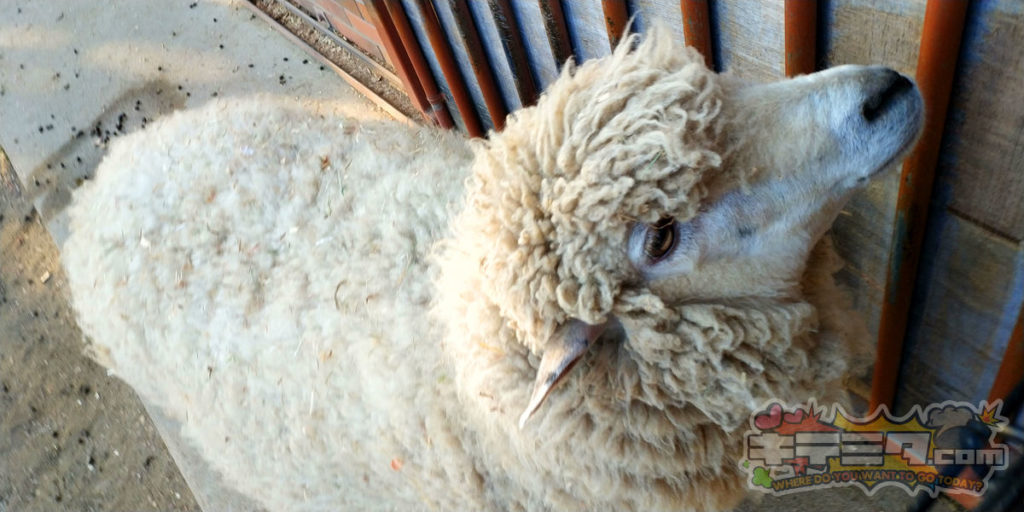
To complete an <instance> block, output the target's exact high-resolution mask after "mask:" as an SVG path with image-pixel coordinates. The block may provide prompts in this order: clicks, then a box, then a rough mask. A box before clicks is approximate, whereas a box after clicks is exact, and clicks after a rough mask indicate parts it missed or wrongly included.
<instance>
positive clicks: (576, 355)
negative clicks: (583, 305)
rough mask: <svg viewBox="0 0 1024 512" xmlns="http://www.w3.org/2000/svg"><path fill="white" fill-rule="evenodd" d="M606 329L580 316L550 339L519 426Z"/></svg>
mask: <svg viewBox="0 0 1024 512" xmlns="http://www.w3.org/2000/svg"><path fill="white" fill-rule="evenodd" d="M602 332H604V325H598V326H594V325H589V324H586V323H583V322H581V321H579V320H573V321H572V322H571V323H570V324H569V325H568V326H567V327H566V328H565V329H564V332H563V333H561V334H560V335H557V336H556V337H555V339H553V340H552V341H551V342H549V343H548V347H547V348H546V349H545V350H544V356H543V357H541V360H540V367H539V368H537V377H536V379H534V382H533V393H532V394H531V395H530V402H529V405H527V406H526V410H525V411H523V414H522V416H520V417H519V428H520V429H521V428H523V426H524V425H526V422H527V420H529V419H530V416H533V413H534V412H536V411H537V409H538V408H540V406H541V404H543V403H544V399H545V398H547V396H548V394H549V393H551V390H552V389H554V387H555V386H556V385H557V384H558V383H559V382H560V381H561V380H562V378H563V377H565V376H566V375H568V373H569V370H571V369H572V367H573V366H574V365H575V364H576V363H577V362H578V361H579V360H580V357H582V356H583V354H585V353H586V352H587V349H589V348H590V346H591V345H593V344H594V342H595V341H596V340H597V338H598V337H599V336H601V333H602Z"/></svg>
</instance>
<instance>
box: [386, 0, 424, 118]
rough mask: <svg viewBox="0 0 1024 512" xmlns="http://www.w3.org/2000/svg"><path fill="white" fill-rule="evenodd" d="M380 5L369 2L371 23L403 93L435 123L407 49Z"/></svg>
mask: <svg viewBox="0 0 1024 512" xmlns="http://www.w3.org/2000/svg"><path fill="white" fill-rule="evenodd" d="M382 4H384V0H371V3H370V7H371V8H370V13H371V15H372V16H373V18H374V19H373V20H372V22H373V24H374V25H375V26H376V27H377V31H378V32H379V33H380V35H381V42H383V43H384V50H385V51H386V52H388V57H390V58H391V62H393V63H394V65H395V71H396V72H397V74H398V76H399V78H401V79H402V83H403V84H404V85H405V92H406V94H408V95H409V98H410V99H411V100H412V102H413V104H414V105H416V108H417V109H419V110H420V112H421V113H422V114H423V117H425V118H426V119H427V120H428V121H431V122H433V123H437V122H438V121H437V118H436V117H435V116H434V115H432V114H431V110H432V109H431V107H430V103H429V101H430V100H429V99H428V98H427V94H426V92H425V91H424V87H423V84H422V83H421V82H420V79H419V78H418V77H417V74H416V72H415V71H414V70H413V66H412V63H410V61H409V51H408V48H404V46H403V44H402V43H403V42H402V41H401V40H400V38H399V35H398V33H397V32H396V30H395V27H394V25H393V24H392V23H391V19H390V16H388V12H387V10H386V9H385V8H384V7H383V5H382ZM438 124H440V123H438Z"/></svg>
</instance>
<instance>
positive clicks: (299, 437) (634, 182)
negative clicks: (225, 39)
mask: <svg viewBox="0 0 1024 512" xmlns="http://www.w3.org/2000/svg"><path fill="white" fill-rule="evenodd" d="M633 43H635V40H633V39H631V40H630V41H629V43H627V45H628V46H623V47H621V48H619V49H618V50H617V51H616V52H615V53H614V54H613V55H612V56H611V57H610V58H609V59H608V60H605V61H601V62H593V63H586V64H584V65H582V66H580V67H578V68H575V69H569V70H567V71H566V72H565V73H564V74H563V76H562V77H561V78H560V79H559V80H558V81H557V82H555V83H554V84H553V85H552V87H551V88H549V90H548V91H547V92H546V93H545V95H544V96H543V97H542V98H541V100H540V101H539V102H538V105H537V106H535V107H533V108H530V109H526V110H523V111H520V112H519V113H517V114H516V115H515V116H514V118H513V119H512V120H511V121H510V122H509V123H508V125H507V127H506V129H505V131H504V132H502V133H500V134H493V135H492V138H491V140H490V141H488V142H484V143H479V144H474V145H473V148H472V151H473V155H472V158H473V161H472V164H471V163H470V159H471V156H470V154H469V152H470V149H469V147H468V146H469V145H467V144H466V143H465V142H464V141H462V140H460V139H458V138H457V137H455V136H453V135H451V134H442V133H439V132H436V131H433V130H428V129H412V128H407V127H398V126H393V125H387V124H383V123H367V122H361V123H360V122H354V121H351V120H344V119H338V118H333V117H326V118H325V117H323V116H319V115H317V114H315V112H311V111H309V110H307V109H302V108H298V107H295V106H286V105H281V104H280V102H279V101H274V100H266V99H263V100H257V101H254V102H235V101H232V100H223V101H217V102H214V103H211V104H210V105H209V106H207V107H205V108H203V109H201V110H199V111H195V112H190V113H185V114H179V115H175V116H173V117H171V118H169V119H166V120H163V121H160V122H158V123H155V124H154V125H153V126H152V127H151V129H150V130H148V131H146V132H143V133H140V134H135V135H132V136H129V137H126V138H124V139H122V140H121V141H119V142H118V144H116V145H115V147H114V148H113V149H112V151H111V153H110V155H109V156H108V157H107V158H106V160H105V161H104V163H103V164H102V165H101V169H100V171H99V173H98V176H97V179H96V180H95V183H92V184H89V185H86V186H84V187H83V189H82V190H81V192H79V194H78V195H77V196H76V198H75V202H74V204H73V206H72V208H71V218H72V235H71V238H70V239H69V240H68V242H67V244H66V245H65V247H64V255H65V265H66V267H67V270H68V274H69V283H70V285H71V289H72V292H73V297H74V304H75V307H76V309H77V311H78V314H79V318H80V320H81V325H82V328H83V330H84V331H85V332H86V333H87V334H88V335H89V336H90V337H91V338H92V340H93V343H94V345H93V353H94V356H95V357H96V358H97V359H98V360H100V361H101V362H103V364H105V365H107V366H108V367H110V368H111V369H112V371H113V372H114V373H116V374H117V375H118V376H119V377H121V378H122V379H124V380H125V381H126V382H128V383H129V384H131V385H132V386H133V387H134V388H135V389H136V390H137V391H138V392H139V394H140V395H141V396H142V397H143V399H144V400H146V401H147V402H149V403H151V404H155V405H157V406H158V407H159V408H160V409H162V410H163V411H165V412H166V413H167V415H168V416H170V417H172V418H174V419H176V420H178V421H180V422H181V423H182V429H183V434H184V436H185V437H186V438H187V439H189V440H190V441H191V442H192V443H194V444H195V446H196V447H197V448H198V450H199V452H200V453H202V454H204V455H205V457H206V458H207V459H208V461H209V462H210V464H211V465H212V466H213V467H214V468H215V469H216V470H217V471H219V472H220V473H221V475H222V476H223V477H224V479H225V481H226V482H228V483H229V484H230V485H232V486H233V487H235V488H237V489H239V490H241V491H242V492H243V493H245V494H247V495H249V496H253V497H255V498H257V499H259V500H260V501H261V502H262V503H263V504H264V505H265V506H266V507H268V508H269V509H271V510H330V509H338V508H351V509H396V510H410V509H417V510H421V509H422V510H431V509H432V510H481V509H496V510H621V509H642V510H670V509H671V510H715V509H725V508H728V507H731V506H732V505H734V504H735V503H736V502H738V501H739V499H741V498H742V495H743V493H742V492H738V490H739V489H741V488H742V487H743V482H742V475H741V472H740V468H739V466H738V463H737V462H738V458H739V456H740V451H741V449H742V441H741V440H742V432H740V430H741V429H740V427H741V426H742V423H743V421H744V420H745V419H746V418H747V417H748V416H749V414H750V412H751V411H752V410H753V408H754V407H756V406H757V405H760V403H761V402H762V401H763V400H764V399H765V398H769V397H792V398H794V399H805V398H807V397H810V396H817V397H819V398H821V397H823V394H824V393H826V392H827V391H828V387H829V386H831V385H833V383H834V382H836V381H837V380H839V379H841V378H842V376H843V375H844V374H845V372H846V371H847V364H846V362H847V360H848V359H849V357H848V354H847V352H848V347H850V346H853V345H855V344H856V342H858V341H860V339H861V338H860V337H861V333H860V332H859V331H857V330H856V328H855V327H850V326H848V325H847V321H846V320H845V318H846V317H848V316H849V312H848V308H847V306H846V305H845V302H844V301H843V300H840V297H841V295H840V294H839V292H838V290H836V289H835V284H834V282H833V281H832V278H831V273H832V272H833V271H834V270H835V269H836V268H835V263H836V259H835V257H834V254H833V252H832V251H831V248H830V246H829V245H828V243H827V241H825V242H823V243H822V244H820V245H819V247H818V248H817V250H816V252H815V254H814V255H813V256H812V258H811V261H810V262H809V265H808V271H807V274H806V275H805V277H804V286H805V290H804V292H805V293H804V295H805V298H804V299H801V298H789V299H783V298H760V299H750V300H747V301H738V300H734V301H727V302H720V303H690V304H674V303H666V302H664V301H663V300H661V299H660V298H659V297H658V296H657V295H656V294H654V293H653V292H651V291H650V290H648V289H646V288H645V287H644V285H643V284H642V281H641V280H640V279H638V276H637V275H635V270H633V269H632V267H631V265H630V264H629V261H628V259H627V258H626V254H625V247H624V244H623V240H624V239H625V238H626V230H627V228H628V225H629V224H630V223H631V222H636V221H639V222H654V221H656V220H657V219H658V218H659V217H660V216H661V215H664V214H671V215H673V216H675V217H676V218H678V219H680V220H684V219H687V218H690V217H692V216H693V215H694V214H695V213H696V211H697V208H698V206H699V204H700V200H701V199H702V198H703V197H704V195H705V183H706V182H707V181H708V180H709V179H711V178H713V177H715V176H720V175H721V173H722V172H723V171H722V169H721V165H722V162H723V160H724V159H725V158H727V157H728V154H729V152H730V151H732V150H733V149H731V148H729V147H728V146H727V145H726V144H725V142H724V141H723V140H724V139H725V137H724V136H723V130H724V129H725V128H724V127H725V126H726V125H727V124H728V122H729V120H727V119H722V116H721V115H720V114H719V113H720V106H721V101H722V100H721V97H720V94H719V84H718V78H717V77H716V75H714V74H713V73H711V72H710V71H709V70H707V69H706V68H704V66H703V64H702V60H701V59H700V57H699V56H698V55H697V54H696V53H695V52H693V51H692V50H685V51H684V50H682V49H680V48H679V47H678V46H676V45H674V44H673V43H672V42H671V41H670V36H669V35H668V34H667V33H666V32H664V31H658V30H655V31H654V32H653V33H652V34H651V35H650V36H649V37H648V38H647V39H646V40H645V41H644V42H643V43H642V44H640V45H639V46H636V47H635V48H633V49H632V51H630V49H631V47H633V46H634V45H633ZM735 179H736V181H737V183H739V182H740V181H741V180H742V176H738V177H736V178H735ZM464 180H465V182H466V186H465V187H464V188H463V187H460V186H457V185H456V184H459V183H462V182H463V181H464ZM737 186H738V185H737ZM115 212H116V213H115ZM455 212H458V213H455ZM428 309H429V314H428ZM612 317H614V318H615V319H616V322H617V325H618V327H616V328H613V329H611V330H610V331H609V332H608V333H606V335H605V336H604V337H603V338H602V339H601V340H598V342H597V343H596V345H595V346H594V347H593V348H592V349H591V350H590V351H589V352H588V353H587V355H586V356H585V357H584V358H583V360H582V361H581V362H580V363H579V365H578V366H577V368H576V369H575V370H574V371H573V372H572V373H570V374H569V375H568V377H566V379H565V381H564V383H563V384H562V385H560V386H559V387H558V388H557V389H556V390H555V392H553V393H552V394H551V396H550V397H549V398H548V400H547V401H546V402H545V404H544V406H543V409H542V410H541V411H540V412H539V413H538V414H537V415H536V417H535V418H534V419H533V420H532V421H531V422H530V423H529V424H528V425H527V427H526V428H525V429H523V430H519V429H518V427H517V426H516V424H517V422H516V418H517V416H518V415H519V413H520V412H521V411H522V408H523V407H524V406H525V404H526V403H527V400H528V398H529V394H530V388H531V384H532V382H533V380H534V376H535V374H536V371H537V366H538V362H539V357H540V356H541V355H542V354H543V352H544V350H545V348H546V343H547V340H549V339H550V338H551V337H552V336H553V335H554V334H555V333H556V332H558V331H559V329H561V328H563V326H564V325H565V323H566V322H567V321H569V320H570V319H580V320H584V321H587V322H591V323H598V322H602V321H605V320H608V319H609V318H612ZM620 340H621V341H620Z"/></svg>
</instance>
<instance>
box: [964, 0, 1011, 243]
mask: <svg viewBox="0 0 1024 512" xmlns="http://www.w3.org/2000/svg"><path fill="white" fill-rule="evenodd" d="M1021 11H1022V8H1021V4H1020V3H1019V2H1018V1H1010V0H1003V1H1000V2H998V3H997V2H990V3H987V4H984V5H981V4H979V5H978V6H976V8H975V9H974V12H973V13H972V14H974V15H975V17H974V20H973V23H972V24H971V25H970V26H969V27H968V34H967V40H966V41H965V44H966V48H965V50H966V51H965V52H964V56H965V60H966V62H965V63H964V66H963V68H962V71H961V73H960V77H959V81H958V84H957V85H958V87H957V89H958V92H957V94H956V95H955V96H954V98H953V102H952V104H951V105H950V108H951V109H952V112H953V114H954V115H953V116H951V119H952V120H953V124H954V126H953V129H954V130H955V135H956V137H955V138H954V139H952V140H953V146H952V148H951V149H952V153H953V155H955V161H956V163H957V170H956V175H955V179H954V181H953V197H952V203H951V206H952V208H954V209H955V210H957V211H958V212H960V213H961V214H963V215H964V216H966V217H968V218H971V219H973V220H975V221H976V222H978V223H980V224H982V225H985V226H987V227H989V228H990V229H992V230H994V231H996V232H998V233H1001V234H1003V235H1005V236H1008V237H1010V238H1012V239H1014V240H1022V239H1024V201H1022V200H1021V198H1024V59H1022V58H1021V57H1020V49H1021V48H1022V47H1024V13H1022V12H1021Z"/></svg>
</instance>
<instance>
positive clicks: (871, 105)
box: [860, 69, 914, 123]
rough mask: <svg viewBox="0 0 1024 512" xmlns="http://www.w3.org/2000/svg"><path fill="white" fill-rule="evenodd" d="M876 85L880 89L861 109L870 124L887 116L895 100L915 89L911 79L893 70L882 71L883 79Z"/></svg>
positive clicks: (872, 94)
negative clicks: (887, 111)
mask: <svg viewBox="0 0 1024 512" xmlns="http://www.w3.org/2000/svg"><path fill="white" fill-rule="evenodd" d="M876 83H878V84H879V86H878V88H877V89H876V90H875V91H874V92H872V93H870V94H869V95H868V97H867V99H866V100H865V101H864V103H863V104H862V105H861V108H860V112H861V115H862V116H863V117H864V120H865V121H867V122H869V123H870V122H872V121H874V120H875V119H878V118H879V117H880V116H882V115H883V114H885V112H886V110H888V108H889V106H890V105H891V104H892V103H893V101H894V100H896V99H897V98H899V97H900V96H902V95H904V94H906V93H907V92H908V91H911V90H913V88H914V83H913V82H911V81H910V79H908V78H907V77H905V76H903V75H901V74H899V73H897V72H895V71H893V70H891V69H884V70H882V77H881V79H880V80H877V82H876Z"/></svg>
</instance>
